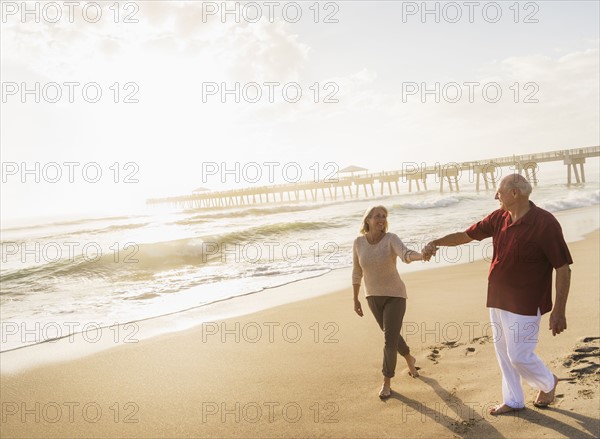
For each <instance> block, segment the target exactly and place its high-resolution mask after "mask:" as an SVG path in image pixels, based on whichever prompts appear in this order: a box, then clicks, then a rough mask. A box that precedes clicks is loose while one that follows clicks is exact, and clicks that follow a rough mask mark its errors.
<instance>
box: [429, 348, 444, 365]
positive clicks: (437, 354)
mask: <svg viewBox="0 0 600 439" xmlns="http://www.w3.org/2000/svg"><path fill="white" fill-rule="evenodd" d="M440 357H441V355H440V350H439V349H437V348H435V347H434V348H433V349H431V353H430V354H429V355H427V358H429V359H430V360H431V361H433V364H438V358H440Z"/></svg>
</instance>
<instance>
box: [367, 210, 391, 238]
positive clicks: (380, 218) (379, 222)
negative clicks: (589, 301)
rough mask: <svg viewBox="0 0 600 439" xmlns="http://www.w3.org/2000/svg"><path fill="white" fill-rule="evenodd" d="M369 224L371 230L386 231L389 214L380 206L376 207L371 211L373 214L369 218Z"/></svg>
mask: <svg viewBox="0 0 600 439" xmlns="http://www.w3.org/2000/svg"><path fill="white" fill-rule="evenodd" d="M367 224H368V225H369V231H371V232H385V229H386V226H387V214H386V213H385V210H383V209H381V208H379V207H378V208H376V209H374V210H373V212H371V216H370V217H368V218H367Z"/></svg>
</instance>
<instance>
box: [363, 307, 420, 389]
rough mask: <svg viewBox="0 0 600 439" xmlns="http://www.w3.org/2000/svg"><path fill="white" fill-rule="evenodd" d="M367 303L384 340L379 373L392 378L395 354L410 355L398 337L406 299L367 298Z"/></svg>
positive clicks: (404, 343) (396, 355)
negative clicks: (381, 367)
mask: <svg viewBox="0 0 600 439" xmlns="http://www.w3.org/2000/svg"><path fill="white" fill-rule="evenodd" d="M367 302H368V303H369V308H371V312H372V313H373V315H374V316H375V320H377V323H378V324H379V327H380V328H381V330H382V331H383V335H384V339H385V345H384V347H383V369H382V370H381V371H382V372H383V376H385V377H388V378H392V377H393V376H394V375H395V371H396V360H397V359H398V354H397V353H398V352H399V353H400V355H403V356H404V355H408V354H409V353H410V349H409V348H408V345H407V344H406V342H405V341H404V338H403V337H402V335H400V330H401V329H402V319H404V312H405V311H406V299H405V298H404V297H390V296H368V297H367Z"/></svg>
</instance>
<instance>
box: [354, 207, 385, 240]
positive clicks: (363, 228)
mask: <svg viewBox="0 0 600 439" xmlns="http://www.w3.org/2000/svg"><path fill="white" fill-rule="evenodd" d="M375 209H381V210H383V211H384V212H385V216H386V217H387V216H388V210H387V209H386V208H385V206H373V207H370V208H368V209H367V210H366V211H365V214H364V215H363V219H362V225H361V228H360V234H361V235H364V234H366V233H367V232H368V231H369V225H368V224H367V220H368V219H369V218H371V216H372V215H373V211H374V210H375ZM387 229H388V225H387V221H386V223H385V230H384V232H387Z"/></svg>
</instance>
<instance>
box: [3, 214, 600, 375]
mask: <svg viewBox="0 0 600 439" xmlns="http://www.w3.org/2000/svg"><path fill="white" fill-rule="evenodd" d="M596 207H597V206H592V207H581V208H576V209H568V210H564V211H559V212H556V213H554V215H555V216H556V217H557V218H558V219H559V221H560V222H561V226H562V228H563V233H564V235H565V240H566V241H567V242H568V243H569V244H571V243H574V242H578V241H581V240H584V239H585V238H586V236H589V235H590V234H592V233H594V232H596V231H598V230H599V228H600V218H599V217H600V215H598V212H597V209H596ZM488 241H489V240H486V241H482V242H478V241H473V242H472V243H470V244H467V245H464V246H461V247H457V248H442V251H441V252H439V253H438V255H436V257H435V258H437V260H435V261H434V260H432V261H433V262H429V263H425V262H415V263H412V264H402V266H401V270H400V271H401V275H402V276H403V277H404V276H406V275H409V274H411V273H417V272H422V271H431V270H438V269H441V268H444V267H449V266H456V265H462V264H468V263H473V262H476V261H481V260H484V259H486V258H487V259H488V261H489V258H490V257H491V241H489V242H488ZM465 249H466V251H465ZM351 270H352V268H351V267H341V268H335V269H331V270H330V271H329V272H326V273H323V274H319V275H316V276H313V277H309V278H303V279H299V280H294V281H290V282H288V283H285V284H282V285H277V286H273V287H265V288H263V289H262V290H260V291H255V292H249V293H246V294H242V295H238V296H231V297H228V298H225V299H220V300H217V301H214V302H210V303H206V304H201V305H198V306H194V307H190V308H187V309H183V310H177V311H173V312H169V313H166V314H162V315H158V316H151V317H147V318H144V319H138V320H132V321H129V322H122V323H118V324H116V323H115V324H112V325H104V326H100V325H97V324H96V325H93V326H90V327H89V329H88V330H87V331H79V332H73V333H69V334H67V335H62V336H61V337H59V338H54V339H53V338H51V337H46V338H44V339H42V337H40V338H41V341H39V342H37V343H34V344H29V345H25V346H17V347H14V348H9V349H6V350H4V351H2V352H0V357H1V358H2V365H1V368H0V373H1V374H5V373H9V374H10V373H17V372H19V371H22V370H25V369H30V368H35V367H39V366H42V365H44V364H48V363H55V362H60V361H69V360H73V359H76V358H80V357H82V356H87V355H92V354H94V353H97V352H100V351H102V350H105V349H110V348H113V347H116V346H120V345H128V344H135V343H137V342H139V341H142V340H146V339H150V338H153V337H160V336H163V335H166V334H169V333H173V332H180V331H185V330H189V329H192V328H194V327H197V326H200V325H202V324H204V323H206V322H214V321H216V320H224V319H228V318H234V317H241V316H247V315H251V314H254V313H258V312H261V311H264V310H266V309H269V308H274V307H277V306H281V305H285V304H289V303H294V302H298V301H303V300H308V299H311V298H314V297H317V296H320V295H327V294H332V293H333V292H335V291H337V290H339V286H340V285H345V284H346V283H347V284H348V285H349V284H350V280H349V279H350V275H351ZM323 284H324V285H326V286H327V287H326V288H323ZM363 288H364V286H363ZM192 290H193V289H192ZM315 291H316V292H315ZM9 323H10V322H9ZM7 329H8V326H6V322H4V324H3V332H4V334H3V339H4V338H5V337H7V336H10V335H17V336H19V335H20V336H21V337H26V334H25V335H22V334H20V333H19V329H21V330H22V331H23V328H22V326H21V328H16V330H17V332H16V333H15V334H10V333H9V334H7V333H6V331H7ZM10 329H11V330H14V329H15V328H13V327H12V326H11V328H10ZM23 332H25V331H23ZM36 335H42V331H41V330H40V331H38V334H36ZM3 341H4V340H3Z"/></svg>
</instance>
